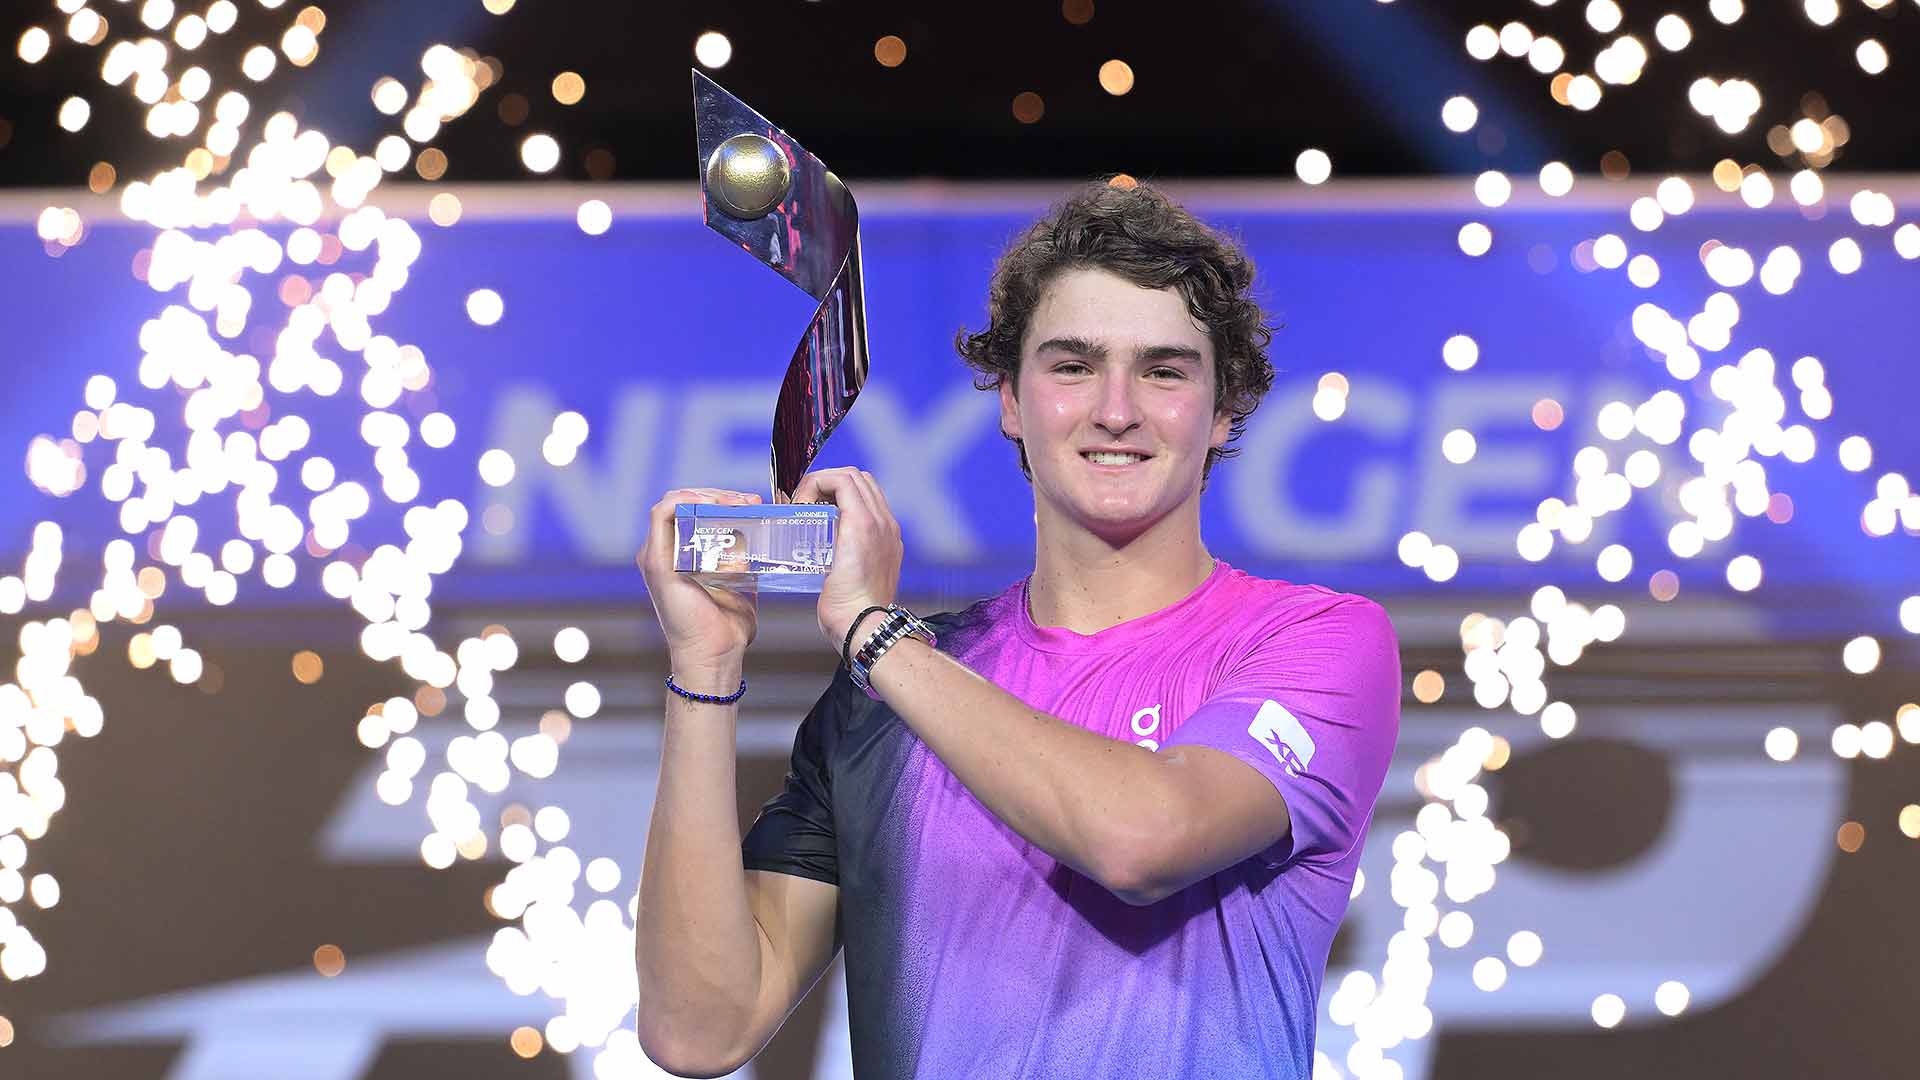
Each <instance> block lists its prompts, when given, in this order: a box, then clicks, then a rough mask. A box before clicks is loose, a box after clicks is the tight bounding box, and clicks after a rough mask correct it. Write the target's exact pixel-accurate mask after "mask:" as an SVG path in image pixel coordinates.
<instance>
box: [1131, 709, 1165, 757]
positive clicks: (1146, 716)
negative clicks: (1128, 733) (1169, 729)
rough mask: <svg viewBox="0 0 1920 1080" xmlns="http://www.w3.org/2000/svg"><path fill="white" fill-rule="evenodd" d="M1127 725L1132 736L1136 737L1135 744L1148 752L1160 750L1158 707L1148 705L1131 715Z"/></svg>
mask: <svg viewBox="0 0 1920 1080" xmlns="http://www.w3.org/2000/svg"><path fill="white" fill-rule="evenodd" d="M1128 723H1129V724H1130V725H1131V726H1132V728H1133V733H1134V735H1136V736H1138V737H1137V738H1136V739H1134V741H1135V742H1137V743H1139V744H1140V745H1141V746H1144V747H1146V748H1147V749H1149V750H1158V749H1160V738H1159V736H1160V706H1158V705H1149V706H1147V707H1146V708H1144V709H1141V710H1140V711H1139V712H1137V713H1134V714H1133V719H1132V720H1130V721H1128Z"/></svg>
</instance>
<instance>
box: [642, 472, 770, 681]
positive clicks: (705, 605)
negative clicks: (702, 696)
mask: <svg viewBox="0 0 1920 1080" xmlns="http://www.w3.org/2000/svg"><path fill="white" fill-rule="evenodd" d="M760 501H761V499H760V496H758V495H755V494H753V493H751V492H745V491H725V490H722V489H719V488H681V489H678V490H675V491H669V492H667V493H666V494H665V495H663V496H661V498H660V501H659V502H657V503H654V504H653V509H652V510H651V511H650V512H649V515H648V523H647V540H646V545H645V546H644V547H642V548H641V549H640V558H639V563H640V573H641V575H642V576H643V577H644V578H645V579H646V582H647V595H649V596H650V597H652V598H653V612H654V615H655V616H657V617H658V618H659V620H660V629H661V631H662V633H664V634H665V635H666V640H667V652H668V655H669V656H671V657H672V659H673V662H674V663H675V664H676V665H682V666H699V665H706V666H712V667H725V666H729V665H730V664H738V662H739V661H740V659H741V658H742V657H743V656H744V655H745V653H746V651H747V646H748V645H749V644H751V643H752V641H753V635H754V631H755V629H756V627H757V625H758V618H757V613H756V611H755V597H754V595H753V594H752V593H750V592H749V593H739V592H734V591H733V590H731V589H722V588H719V587H717V586H711V585H702V584H700V583H699V582H697V581H695V580H693V578H692V577H691V576H689V575H687V574H682V573H679V572H677V571H676V570H674V568H673V563H674V551H673V508H674V507H675V506H676V505H678V504H680V503H720V504H722V505H727V506H738V505H742V504H746V503H757V502H760ZM689 689H701V690H706V691H709V692H713V693H722V694H724V693H729V692H731V691H732V689H733V688H732V687H730V686H729V687H720V688H717V689H715V688H710V687H689Z"/></svg>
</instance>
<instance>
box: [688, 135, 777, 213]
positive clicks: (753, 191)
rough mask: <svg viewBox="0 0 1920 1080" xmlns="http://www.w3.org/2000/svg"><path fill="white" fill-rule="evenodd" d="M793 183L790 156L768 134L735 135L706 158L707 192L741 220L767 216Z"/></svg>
mask: <svg viewBox="0 0 1920 1080" xmlns="http://www.w3.org/2000/svg"><path fill="white" fill-rule="evenodd" d="M792 183H793V170H792V167H791V166H789V165H788V164H787V156H786V155H785V154H783V153H781V152H780V148H779V147H778V146H775V145H774V143H773V140H772V139H769V138H767V137H766V136H765V135H756V134H753V133H752V132H746V133H744V134H740V135H735V136H734V137H732V138H730V139H728V140H727V141H725V142H723V143H721V144H720V145H719V146H716V147H714V149H713V156H711V157H709V158H708V159H707V171H706V187H707V193H708V194H709V195H711V196H712V197H713V201H714V204H715V205H716V206H718V207H719V208H720V209H721V211H722V212H724V213H725V214H726V215H727V216H728V217H733V218H739V219H740V220H742V221H752V220H753V219H755V218H758V217H764V216H765V215H766V213H767V211H769V210H771V209H773V208H774V207H775V206H778V205H779V204H780V200H781V199H784V198H786V197H787V189H788V188H789V187H790V186H791V185H792Z"/></svg>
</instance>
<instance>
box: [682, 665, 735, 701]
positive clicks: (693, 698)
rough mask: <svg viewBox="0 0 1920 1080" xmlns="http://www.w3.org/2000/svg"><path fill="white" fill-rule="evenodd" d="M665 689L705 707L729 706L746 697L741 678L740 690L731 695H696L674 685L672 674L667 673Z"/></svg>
mask: <svg viewBox="0 0 1920 1080" xmlns="http://www.w3.org/2000/svg"><path fill="white" fill-rule="evenodd" d="M667 689H669V690H671V691H673V692H674V693H676V694H679V695H680V696H681V697H683V698H686V699H687V700H688V701H698V702H700V703H702V704H705V705H731V704H733V703H734V702H736V701H739V700H740V699H741V698H742V697H744V696H746V693H747V680H746V679H745V678H742V679H741V680H740V689H738V690H735V691H734V692H733V693H731V694H724V695H722V694H696V693H694V692H693V691H691V690H688V689H685V688H683V687H680V686H676V685H674V681H673V673H672V672H668V673H667Z"/></svg>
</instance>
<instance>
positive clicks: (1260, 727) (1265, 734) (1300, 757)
mask: <svg viewBox="0 0 1920 1080" xmlns="http://www.w3.org/2000/svg"><path fill="white" fill-rule="evenodd" d="M1247 734H1249V735H1251V736H1253V737H1254V738H1256V739H1259V740H1260V745H1262V746H1264V747H1266V748H1267V750H1268V752H1269V753H1271V754H1272V755H1273V756H1274V759H1275V760H1277V761H1279V762H1280V764H1281V765H1282V766H1284V767H1285V768H1286V770H1287V771H1288V772H1290V773H1292V774H1293V775H1295V776H1303V775H1305V774H1306V771H1307V763H1308V762H1311V761H1312V760H1313V736H1311V735H1309V734H1307V729H1306V728H1304V727H1301V726H1300V721H1299V720H1297V719H1295V718H1294V715H1293V714H1292V713H1290V712H1288V711H1287V709H1286V706H1284V705H1282V704H1280V703H1279V702H1277V701H1273V700H1269V701H1268V702H1267V703H1266V704H1264V705H1262V706H1260V711H1259V712H1258V713H1255V714H1254V717H1253V723H1251V724H1248V725H1247Z"/></svg>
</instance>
